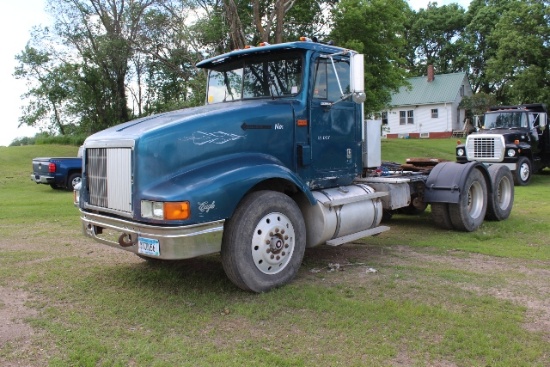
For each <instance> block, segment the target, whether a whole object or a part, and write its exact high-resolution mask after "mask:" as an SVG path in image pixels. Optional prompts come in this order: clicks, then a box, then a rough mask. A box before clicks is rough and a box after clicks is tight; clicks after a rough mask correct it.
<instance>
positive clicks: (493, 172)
mask: <svg viewBox="0 0 550 367" xmlns="http://www.w3.org/2000/svg"><path fill="white" fill-rule="evenodd" d="M489 175H490V176H491V183H492V185H493V195H491V197H490V198H489V201H488V207H487V215H486V218H487V219H489V220H504V219H507V218H508V217H509V216H510V212H511V211H512V206H513V205H514V179H513V176H512V172H510V170H509V169H508V167H506V166H497V165H493V166H490V167H489Z"/></svg>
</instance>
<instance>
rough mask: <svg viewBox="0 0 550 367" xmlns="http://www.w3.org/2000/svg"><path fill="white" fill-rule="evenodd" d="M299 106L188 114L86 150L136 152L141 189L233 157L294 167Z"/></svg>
mask: <svg viewBox="0 0 550 367" xmlns="http://www.w3.org/2000/svg"><path fill="white" fill-rule="evenodd" d="M296 103H298V102H296V101H295V100H289V99H275V100H271V99H261V100H248V101H237V102H230V103H220V104H215V105H207V106H202V107H196V108H187V109H183V110H178V111H173V112H168V113H163V114H159V115H154V116H148V117H145V118H140V119H137V120H134V121H129V122H126V123H123V124H120V125H117V126H114V127H111V128H108V129H106V130H104V131H101V132H98V133H96V134H94V135H92V136H90V137H88V139H86V141H85V143H84V145H85V146H86V147H87V148H91V147H93V148H102V147H106V148H110V147H113V148H116V147H126V148H128V147H133V156H134V159H133V165H134V180H135V183H137V184H138V185H140V186H141V188H144V187H147V186H150V185H153V184H155V183H158V182H162V181H165V180H166V179H167V178H168V177H174V176H176V175H178V174H179V175H181V174H182V172H183V171H185V170H190V169H192V167H193V166H197V165H205V164H208V163H206V162H207V161H209V160H210V161H212V160H220V159H223V157H224V156H228V155H232V154H239V153H258V154H268V155H271V156H272V157H274V158H275V159H276V160H277V161H280V162H281V164H283V165H285V166H288V165H290V164H291V162H293V154H294V149H293V144H294V143H293V128H294V124H295V123H294V110H293V107H292V105H293V104H296Z"/></svg>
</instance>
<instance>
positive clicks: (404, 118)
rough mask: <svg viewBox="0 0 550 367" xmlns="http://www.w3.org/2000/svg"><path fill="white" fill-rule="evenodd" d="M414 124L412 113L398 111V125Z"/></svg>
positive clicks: (409, 111) (410, 111)
mask: <svg viewBox="0 0 550 367" xmlns="http://www.w3.org/2000/svg"><path fill="white" fill-rule="evenodd" d="M405 124H409V125H412V124H414V111H413V110H408V111H399V125H405Z"/></svg>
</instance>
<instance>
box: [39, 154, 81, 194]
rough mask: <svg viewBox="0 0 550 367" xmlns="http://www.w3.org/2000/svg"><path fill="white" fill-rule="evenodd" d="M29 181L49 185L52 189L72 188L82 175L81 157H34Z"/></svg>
mask: <svg viewBox="0 0 550 367" xmlns="http://www.w3.org/2000/svg"><path fill="white" fill-rule="evenodd" d="M32 169H33V172H32V173H31V181H34V182H36V183H37V184H46V185H50V186H51V188H52V189H59V190H61V189H66V190H73V188H74V186H75V185H76V184H77V183H79V182H80V180H81V177H82V157H81V155H80V150H79V154H78V157H57V158H42V157H41V158H34V159H33V160H32Z"/></svg>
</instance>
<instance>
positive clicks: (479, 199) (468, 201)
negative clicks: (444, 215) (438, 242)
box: [449, 169, 487, 232]
mask: <svg viewBox="0 0 550 367" xmlns="http://www.w3.org/2000/svg"><path fill="white" fill-rule="evenodd" d="M486 212H487V182H486V181H485V177H484V176H483V174H482V173H481V172H480V171H479V170H478V169H473V170H472V171H471V172H470V174H469V175H468V178H467V179H466V182H465V183H464V187H463V188H462V189H461V193H460V199H459V201H458V203H456V204H449V214H450V217H451V222H452V223H453V227H454V228H455V229H457V230H460V231H466V232H472V231H475V230H476V229H477V228H478V227H479V226H480V225H481V224H482V223H483V219H484V218H485V213H486Z"/></svg>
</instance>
